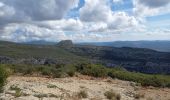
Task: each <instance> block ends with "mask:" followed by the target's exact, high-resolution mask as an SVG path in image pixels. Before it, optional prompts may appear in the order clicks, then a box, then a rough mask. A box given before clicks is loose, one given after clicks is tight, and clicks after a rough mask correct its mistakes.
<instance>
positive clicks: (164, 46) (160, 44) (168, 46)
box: [81, 41, 170, 52]
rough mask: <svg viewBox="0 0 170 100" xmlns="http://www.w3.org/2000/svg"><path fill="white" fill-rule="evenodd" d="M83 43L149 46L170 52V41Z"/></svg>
mask: <svg viewBox="0 0 170 100" xmlns="http://www.w3.org/2000/svg"><path fill="white" fill-rule="evenodd" d="M81 44H82V45H96V46H111V47H134V48H148V49H153V50H157V51H162V52H170V41H115V42H89V43H81Z"/></svg>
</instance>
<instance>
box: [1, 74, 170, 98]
mask: <svg viewBox="0 0 170 100" xmlns="http://www.w3.org/2000/svg"><path fill="white" fill-rule="evenodd" d="M109 90H112V91H113V92H114V93H116V94H120V96H121V100H136V99H138V98H139V100H170V89H167V88H153V87H150V88H144V87H140V86H137V85H136V84H135V83H133V82H127V81H121V80H116V79H115V80H113V79H109V78H107V79H95V78H92V77H87V76H79V77H71V78H57V79H51V78H43V77H22V76H11V77H9V78H8V84H7V85H6V87H5V91H4V93H3V94H0V100H1V99H2V100H40V99H41V100H42V99H43V100H81V98H80V97H79V95H78V93H79V92H80V91H85V92H86V93H87V98H84V99H82V100H107V99H106V97H105V96H104V93H105V92H106V91H109Z"/></svg>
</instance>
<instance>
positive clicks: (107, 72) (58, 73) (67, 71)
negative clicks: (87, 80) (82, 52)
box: [0, 63, 170, 89]
mask: <svg viewBox="0 0 170 100" xmlns="http://www.w3.org/2000/svg"><path fill="white" fill-rule="evenodd" d="M7 69H10V70H11V71H12V72H13V73H14V74H22V75H44V76H48V77H52V78H62V77H72V76H74V75H75V73H81V74H83V75H89V76H93V77H103V78H104V77H111V78H113V79H114V78H117V79H121V80H126V81H133V82H136V83H138V85H142V86H154V87H170V76H168V75H153V74H152V75H151V74H142V73H136V72H129V71H127V70H125V69H123V68H121V67H116V68H106V67H105V66H102V65H98V64H86V63H84V64H73V65H71V64H68V65H65V64H58V65H48V66H45V65H14V64H13V65H0V88H1V89H2V87H3V85H5V82H6V78H7V76H8V74H9V71H7Z"/></svg>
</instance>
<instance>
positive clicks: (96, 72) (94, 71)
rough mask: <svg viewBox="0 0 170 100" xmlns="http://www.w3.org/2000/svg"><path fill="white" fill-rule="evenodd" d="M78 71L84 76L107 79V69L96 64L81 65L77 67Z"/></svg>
mask: <svg viewBox="0 0 170 100" xmlns="http://www.w3.org/2000/svg"><path fill="white" fill-rule="evenodd" d="M76 68H77V71H79V72H80V73H82V74H84V75H89V76H94V77H106V76H107V69H106V68H105V67H103V66H101V65H95V64H80V65H78V66H76Z"/></svg>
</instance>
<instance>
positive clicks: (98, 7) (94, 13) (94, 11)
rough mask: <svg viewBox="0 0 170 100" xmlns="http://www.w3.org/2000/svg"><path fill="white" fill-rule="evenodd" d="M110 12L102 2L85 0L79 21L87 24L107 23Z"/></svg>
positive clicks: (99, 0)
mask: <svg viewBox="0 0 170 100" xmlns="http://www.w3.org/2000/svg"><path fill="white" fill-rule="evenodd" d="M111 16H112V11H111V9H110V8H109V6H107V5H106V1H104V0H85V5H84V6H83V7H82V8H81V9H80V19H81V20H82V21H87V22H101V21H102V22H105V21H109V19H110V18H111Z"/></svg>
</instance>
